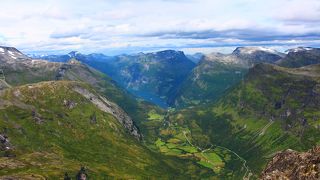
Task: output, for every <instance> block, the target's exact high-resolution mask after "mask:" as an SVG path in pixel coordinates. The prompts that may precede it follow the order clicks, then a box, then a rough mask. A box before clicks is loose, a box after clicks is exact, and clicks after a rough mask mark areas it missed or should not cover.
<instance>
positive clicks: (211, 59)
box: [168, 47, 282, 107]
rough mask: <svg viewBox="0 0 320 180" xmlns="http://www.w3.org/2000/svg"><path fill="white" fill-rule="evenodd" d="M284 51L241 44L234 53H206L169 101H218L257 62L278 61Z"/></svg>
mask: <svg viewBox="0 0 320 180" xmlns="http://www.w3.org/2000/svg"><path fill="white" fill-rule="evenodd" d="M281 55H282V54H281V53H279V52H277V51H274V50H271V49H267V48H263V47H238V48H236V49H235V50H234V51H233V52H232V53H231V54H221V53H212V54H209V55H205V56H204V57H203V59H202V60H201V61H200V62H199V64H198V65H197V66H196V67H195V68H194V69H193V70H192V72H191V73H190V74H189V75H188V77H187V78H186V79H185V81H184V82H183V83H182V85H181V86H180V87H179V88H178V90H177V91H176V92H175V95H174V96H171V98H170V99H169V100H168V104H170V105H171V106H175V107H186V106H194V105H199V104H201V103H208V102H212V101H215V100H217V99H218V98H219V97H221V96H222V95H223V94H224V93H225V92H226V91H227V90H228V89H229V88H231V87H233V86H234V85H236V84H237V83H238V82H239V81H240V80H241V79H242V78H243V77H244V75H245V74H246V73H247V71H248V69H249V68H250V67H252V66H254V65H255V64H258V63H261V62H266V63H274V62H276V61H277V60H279V59H280V58H281Z"/></svg>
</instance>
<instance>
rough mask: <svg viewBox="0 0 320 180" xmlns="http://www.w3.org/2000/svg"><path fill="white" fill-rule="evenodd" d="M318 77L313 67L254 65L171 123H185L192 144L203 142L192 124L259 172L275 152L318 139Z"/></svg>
mask: <svg viewBox="0 0 320 180" xmlns="http://www.w3.org/2000/svg"><path fill="white" fill-rule="evenodd" d="M319 75H320V68H319V66H311V67H307V68H303V69H285V68H280V67H276V66H272V65H267V64H260V65H257V66H256V67H255V68H253V69H251V70H250V72H249V75H248V76H247V78H246V80H245V81H244V82H242V83H241V84H239V85H238V86H237V87H236V88H234V89H233V90H230V92H229V93H228V94H227V95H226V96H225V97H223V98H221V99H220V100H219V101H218V102H217V103H215V104H213V105H205V106H202V107H196V108H189V109H185V110H181V111H180V113H179V112H177V113H178V114H179V115H176V116H174V121H175V122H179V121H181V120H183V121H185V122H184V124H187V125H188V127H189V128H190V130H191V131H195V132H193V134H194V136H193V139H194V141H195V143H198V144H199V146H206V143H208V142H206V141H201V140H202V139H204V138H202V137H201V136H199V137H197V132H196V130H197V129H198V128H192V127H194V126H199V127H201V130H202V131H203V133H205V134H208V136H209V137H210V142H211V143H213V144H216V145H220V146H224V147H227V148H229V149H231V150H233V151H235V152H237V153H238V154H239V155H240V156H242V157H243V158H244V159H246V160H247V161H248V165H249V167H250V169H251V170H252V171H253V172H254V173H259V172H260V171H261V169H262V168H263V167H264V166H265V163H266V161H267V159H268V158H270V157H271V156H272V154H273V153H274V152H276V151H278V150H282V149H287V148H292V149H296V150H305V149H308V148H310V147H311V146H313V145H315V144H319V143H320V132H319V129H317V128H319V125H320V114H319V105H320V100H319V98H320V96H319V94H320V89H319V82H320V81H319ZM279 103H281V107H280V108H279V107H278V106H279ZM276 104H277V105H276ZM192 124H195V125H193V126H192Z"/></svg>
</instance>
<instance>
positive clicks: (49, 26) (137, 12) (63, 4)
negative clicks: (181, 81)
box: [0, 0, 320, 53]
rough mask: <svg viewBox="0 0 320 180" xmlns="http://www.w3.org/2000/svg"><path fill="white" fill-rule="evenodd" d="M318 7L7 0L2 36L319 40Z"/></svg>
mask: <svg viewBox="0 0 320 180" xmlns="http://www.w3.org/2000/svg"><path fill="white" fill-rule="evenodd" d="M319 10H320V1H318V0H308V1H307V2H306V1H305V0H269V1H267V2H266V1H255V0H232V1H231V0H226V1H220V0H141V1H135V0H123V1H116V0H92V1H85V0H68V1H65V0H41V1H40V0H30V1H23V0H10V1H9V0H4V1H3V2H2V3H1V7H0V32H1V35H2V36H0V42H1V44H4V45H8V46H15V47H17V48H19V49H23V50H24V51H26V52H31V51H32V52H45V51H48V52H54V53H55V52H65V51H71V50H79V51H84V52H99V51H100V52H106V53H110V52H112V53H115V52H124V53H125V52H133V51H149V50H155V49H163V48H174V49H176V48H184V49H190V48H197V49H201V48H202V47H219V46H220V47H226V46H237V45H263V44H265V45H277V46H285V45H297V46H299V45H312V46H316V45H319V42H318V39H320V18H319V17H320V12H319ZM4 37H5V38H4ZM1 39H2V40H1Z"/></svg>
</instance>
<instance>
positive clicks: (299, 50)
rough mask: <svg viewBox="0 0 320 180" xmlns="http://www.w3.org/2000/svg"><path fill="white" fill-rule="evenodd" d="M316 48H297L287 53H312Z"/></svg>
mask: <svg viewBox="0 0 320 180" xmlns="http://www.w3.org/2000/svg"><path fill="white" fill-rule="evenodd" d="M313 49H314V48H312V47H297V48H293V49H288V50H287V51H286V52H287V53H297V52H302V51H311V50H313Z"/></svg>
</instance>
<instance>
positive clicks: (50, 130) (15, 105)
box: [0, 81, 212, 179]
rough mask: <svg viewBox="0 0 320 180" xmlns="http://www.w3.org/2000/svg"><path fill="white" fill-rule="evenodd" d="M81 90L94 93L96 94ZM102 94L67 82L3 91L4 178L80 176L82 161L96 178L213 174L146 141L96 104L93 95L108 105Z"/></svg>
mask: <svg viewBox="0 0 320 180" xmlns="http://www.w3.org/2000/svg"><path fill="white" fill-rule="evenodd" d="M79 89H82V90H84V91H88V92H90V93H92V94H91V98H89V99H88V98H86V97H85V96H84V95H82V94H79ZM99 97H100V96H99V94H97V93H96V92H95V91H94V90H93V89H91V88H90V87H89V86H88V85H86V84H82V83H76V82H67V81H59V82H43V83H38V84H29V85H25V86H19V87H16V88H12V89H7V90H5V91H2V92H1V95H0V98H1V101H0V102H1V103H0V131H1V134H5V135H6V136H7V137H8V140H9V142H10V143H9V145H8V144H7V145H6V146H7V147H6V148H5V150H3V151H1V154H2V156H1V158H0V167H1V171H0V177H7V176H8V177H10V176H12V177H19V178H27V177H39V179H41V178H50V179H55V178H61V177H63V174H64V172H69V174H75V172H76V171H77V170H79V167H80V166H81V165H84V166H86V167H87V168H88V172H89V174H90V177H91V178H93V179H102V178H103V177H105V178H106V177H117V178H126V179H127V178H138V179H145V178H148V177H158V178H166V179H168V178H173V177H176V178H183V177H184V176H185V177H194V178H196V177H200V176H206V175H210V173H211V171H210V170H209V169H200V168H199V167H200V166H199V165H196V164H194V163H192V162H191V161H187V160H182V159H177V158H173V157H171V158H170V157H166V156H163V155H159V154H157V153H155V152H151V151H150V150H148V149H146V148H145V147H143V146H142V145H140V143H139V142H138V141H137V140H135V139H134V138H133V137H132V136H130V135H129V134H128V133H127V132H126V130H125V128H123V127H122V125H121V124H120V123H119V122H118V121H117V120H116V119H115V118H114V116H112V115H111V114H109V113H107V112H106V111H105V109H103V108H99V107H100V106H97V105H95V104H94V100H92V99H97V101H101V102H100V103H106V102H104V101H103V100H102V99H100V98H99ZM31 175H33V176H31ZM211 175H212V173H211ZM40 177H41V178H40ZM35 179H36V178H35Z"/></svg>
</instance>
